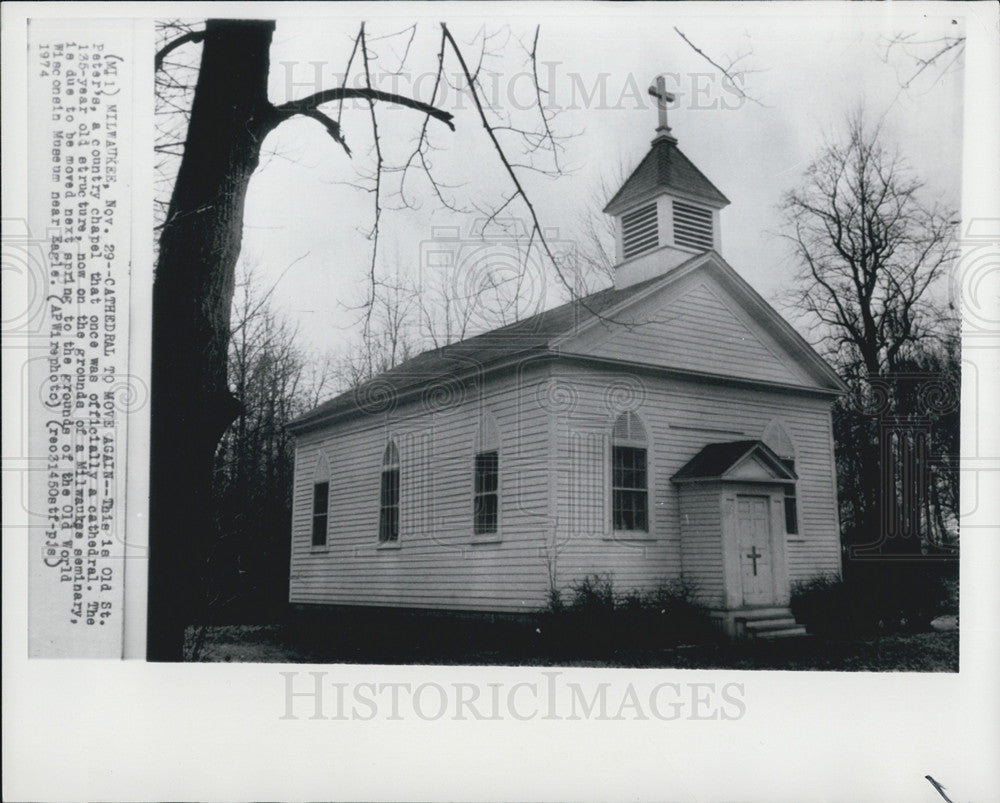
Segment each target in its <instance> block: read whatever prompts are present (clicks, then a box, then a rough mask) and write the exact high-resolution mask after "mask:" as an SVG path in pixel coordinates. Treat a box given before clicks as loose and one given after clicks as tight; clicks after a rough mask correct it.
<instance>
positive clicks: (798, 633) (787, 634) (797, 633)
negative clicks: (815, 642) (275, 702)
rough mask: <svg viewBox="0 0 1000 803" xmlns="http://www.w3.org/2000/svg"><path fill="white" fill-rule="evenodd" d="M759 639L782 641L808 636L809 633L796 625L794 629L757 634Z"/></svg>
mask: <svg viewBox="0 0 1000 803" xmlns="http://www.w3.org/2000/svg"><path fill="white" fill-rule="evenodd" d="M755 635H756V637H757V638H759V639H767V640H771V639H781V638H799V637H802V636H808V635H809V633H808V631H807V630H806V629H805V627H803V626H802V625H795V626H794V627H788V628H784V629H782V630H767V631H764V632H762V633H760V632H759V633H756V634H755Z"/></svg>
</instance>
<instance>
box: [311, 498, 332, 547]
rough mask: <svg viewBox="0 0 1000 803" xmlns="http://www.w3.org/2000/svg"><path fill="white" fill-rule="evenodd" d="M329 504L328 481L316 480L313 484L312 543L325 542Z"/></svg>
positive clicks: (317, 544)
mask: <svg viewBox="0 0 1000 803" xmlns="http://www.w3.org/2000/svg"><path fill="white" fill-rule="evenodd" d="M329 505H330V483H329V482H317V483H315V484H314V485H313V520H312V545H313V546H324V545H325V544H326V522H327V511H328V509H329Z"/></svg>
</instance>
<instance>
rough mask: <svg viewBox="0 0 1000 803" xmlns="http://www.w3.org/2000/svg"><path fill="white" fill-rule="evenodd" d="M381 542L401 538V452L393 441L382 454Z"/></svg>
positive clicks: (379, 529) (379, 527)
mask: <svg viewBox="0 0 1000 803" xmlns="http://www.w3.org/2000/svg"><path fill="white" fill-rule="evenodd" d="M378 540H379V543H382V544H387V543H395V542H396V541H398V540H399V452H398V451H397V449H396V444H395V443H393V442H392V441H390V442H389V445H388V446H386V447H385V453H384V454H383V455H382V488H381V495H380V499H379V517H378Z"/></svg>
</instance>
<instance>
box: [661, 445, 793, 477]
mask: <svg viewBox="0 0 1000 803" xmlns="http://www.w3.org/2000/svg"><path fill="white" fill-rule="evenodd" d="M752 452H757V454H758V455H760V456H761V457H762V458H763V459H764V462H765V463H768V464H769V465H770V467H771V469H772V471H773V472H774V474H775V476H776V478H777V479H783V480H794V479H797V477H796V475H795V472H793V471H791V470H790V469H789V468H788V465H787V464H786V463H785V461H783V460H782V459H781V458H780V457H778V455H776V454H775V453H774V451H773V450H772V449H771V448H770V447H769V446H768V445H767V444H766V443H764V442H763V441H757V440H748V441H729V442H727V443H710V444H709V445H708V446H706V447H704V448H703V449H702V450H701V451H700V452H698V454H696V455H695V456H694V457H692V458H691V459H690V460H688V461H687V463H685V464H684V465H683V466H682V467H681V470H680V471H678V472H677V473H676V474H674V476H673V477H671V478H670V479H671V480H672V481H674V482H683V481H685V480H697V479H720V478H721V477H723V475H725V474H726V473H727V472H728V471H729V470H730V469H731V468H733V466H735V465H736V464H737V463H739V462H741V461H742V460H743V458H745V457H746V456H747V455H749V454H750V453H752Z"/></svg>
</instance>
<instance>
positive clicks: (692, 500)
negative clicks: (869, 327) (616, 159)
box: [290, 273, 841, 612]
mask: <svg viewBox="0 0 1000 803" xmlns="http://www.w3.org/2000/svg"><path fill="white" fill-rule="evenodd" d="M629 314H630V315H631V316H632V318H633V320H634V321H635V322H636V323H642V325H641V326H636V327H635V328H632V329H630V330H622V328H621V327H615V328H614V329H609V328H608V327H607V326H606V325H605V324H603V323H600V324H598V325H595V326H592V327H590V328H587V329H584V330H582V331H580V332H579V333H577V334H576V335H574V336H572V337H570V338H568V339H567V340H565V341H564V342H563V343H562V346H561V347H562V348H564V350H565V351H566V352H569V353H573V354H594V355H598V356H605V357H609V358H612V359H614V358H620V359H625V360H629V361H632V362H636V363H648V364H650V365H659V366H666V367H677V368H686V369H691V370H695V371H701V372H714V373H718V374H723V375H727V376H734V377H742V378H747V379H756V380H766V381H773V382H777V383H784V384H791V385H802V386H808V387H816V382H815V380H813V379H812V378H810V377H809V375H808V374H807V372H806V370H805V369H804V368H802V367H801V366H800V365H799V364H797V363H796V361H795V359H793V357H792V356H791V355H789V354H788V353H786V352H783V351H782V350H781V348H780V347H779V346H778V345H777V343H776V341H775V340H773V339H772V338H771V337H770V336H769V334H768V333H767V332H765V331H764V330H763V329H762V328H761V327H760V326H758V325H757V324H755V323H754V321H752V320H751V319H750V318H749V317H748V316H747V315H746V313H745V311H744V310H742V308H739V307H738V306H737V305H736V304H735V302H734V301H732V300H731V299H730V298H729V296H728V295H727V294H726V293H725V291H724V290H723V289H722V288H721V286H720V285H719V284H718V283H717V281H716V280H715V279H714V278H713V277H712V276H709V275H706V274H703V273H695V274H692V275H691V276H690V277H686V278H685V279H683V280H680V281H678V282H676V283H675V284H673V285H670V286H669V287H668V288H665V289H664V290H663V291H660V292H658V293H655V294H654V296H652V297H650V298H649V299H646V300H645V301H643V302H641V303H639V304H638V305H636V307H634V308H633V309H632V311H631V312H630V313H629ZM830 404H831V401H830V399H829V398H828V397H819V396H813V395H807V394H800V393H794V392H788V391H785V390H779V389H766V388H761V389H753V388H746V387H736V386H729V385H725V384H721V383H705V382H699V381H697V380H694V379H680V378H669V377H664V376H656V375H654V374H652V373H650V372H644V373H643V374H642V375H641V376H639V375H632V374H629V373H627V372H626V371H623V370H613V369H610V368H598V367H588V366H586V365H585V364H583V363H582V362H580V363H569V362H541V363H537V364H532V363H529V364H526V365H524V366H522V368H521V369H518V370H517V371H511V372H509V373H508V374H506V375H505V376H501V377H496V378H490V379H486V378H484V377H478V378H477V379H476V381H475V382H468V383H466V384H465V385H464V386H458V385H457V383H451V384H448V385H441V386H440V387H438V386H435V385H434V383H433V382H431V383H430V384H429V387H428V389H427V392H425V393H423V394H422V396H421V398H420V399H418V400H416V401H412V402H407V403H405V404H399V405H398V407H396V408H394V409H392V410H390V411H389V412H382V413H378V414H371V415H367V416H363V417H359V418H354V419H351V420H347V421H343V422H341V423H339V424H334V425H332V426H330V427H328V428H326V429H323V430H320V431H316V432H312V433H308V434H305V435H303V436H301V437H300V439H299V441H298V443H297V448H296V458H295V488H294V509H293V525H292V555H291V567H290V572H291V575H290V577H291V581H290V599H291V601H292V602H296V603H318V604H341V605H379V606H399V607H415V608H442V609H454V610H480V611H496V612H517V611H531V610H536V609H538V608H540V607H541V606H543V605H544V604H545V601H546V598H547V593H548V590H549V585H550V577H551V578H554V579H555V582H556V585H557V587H559V588H560V589H561V590H563V591H567V592H568V591H570V590H571V589H572V587H573V586H574V585H575V584H577V583H579V582H580V581H581V580H582V579H583V578H584V577H585V576H586V575H588V574H594V573H597V574H610V575H611V576H612V577H613V579H614V582H615V586H616V588H617V589H619V590H623V591H624V590H629V589H649V588H652V587H654V586H656V585H657V584H658V583H660V582H662V581H665V580H669V579H673V578H677V577H680V576H682V574H684V575H685V576H687V577H688V578H689V579H691V580H692V581H693V582H694V583H696V584H697V585H698V586H700V587H701V590H702V593H703V594H707V595H709V596H712V595H716V594H718V593H721V584H722V559H721V549H720V554H719V558H718V561H717V562H716V563H715V565H714V566H713V558H712V551H713V550H714V548H715V547H714V546H713V543H715V541H714V539H716V537H717V538H718V539H721V518H720V520H719V523H718V527H717V536H716V535H713V531H712V525H711V521H712V518H711V517H712V515H713V514H712V509H711V504H710V502H709V500H708V499H707V498H706V497H705V495H704V494H701V493H700V492H698V491H692V492H691V495H690V496H689V497H688V499H687V500H686V501H685V502H684V507H683V508H682V505H681V499H680V497H679V494H678V488H677V487H676V486H674V485H673V484H672V483H671V482H670V477H671V476H673V474H675V473H676V472H677V471H678V470H679V469H680V467H681V466H682V465H684V463H686V462H687V461H688V460H689V459H690V458H691V457H692V456H693V455H695V454H696V453H697V452H698V451H699V450H700V449H701V448H702V447H703V446H705V445H706V444H708V443H714V442H724V441H732V440H741V439H749V438H762V437H763V436H764V433H765V431H767V430H768V427H769V426H770V427H771V431H772V432H773V431H774V427H775V424H780V426H781V427H782V428H783V430H784V431H785V432H786V433H787V434H788V436H789V437H790V439H791V440H792V442H793V445H794V452H795V470H796V473H797V474H798V476H799V481H798V485H797V495H798V508H799V524H800V532H799V534H798V535H795V536H788V537H787V539H786V544H787V548H786V554H787V562H788V571H789V578H790V580H791V582H792V583H794V582H795V581H797V580H804V579H807V578H808V577H810V576H812V575H814V574H817V573H820V572H825V573H834V574H839V572H840V565H841V559H840V538H839V532H838V524H837V506H836V478H835V474H834V462H833V444H832V439H831V435H830V414H829V409H830ZM624 410H634V411H635V412H636V413H637V414H638V415H639V416H640V418H641V419H642V422H643V425H644V427H645V429H646V433H647V436H648V444H647V448H648V455H647V456H648V476H649V488H648V490H649V505H650V509H649V514H650V515H649V525H650V526H649V532H648V533H641V534H631V536H630V537H622V535H621V534H615V533H614V532H611V531H610V521H611V519H610V512H609V505H610V490H609V485H610V449H611V437H610V436H611V428H612V426H613V423H614V420H615V418H616V417H617V415H618V414H620V413H621V412H623V411H624ZM483 411H489V412H490V413H491V414H492V415H493V416H494V418H495V420H496V424H497V429H498V431H499V452H500V455H499V460H500V488H499V494H500V511H499V533H498V538H497V539H495V540H493V541H492V542H490V541H488V540H486V539H483V538H482V537H480V542H477V538H476V536H474V534H473V520H472V504H473V502H472V499H473V459H474V457H473V456H474V454H475V448H476V437H477V431H478V427H479V422H480V420H481V416H482V413H483ZM390 437H391V438H394V439H395V441H396V444H397V447H398V448H399V453H400V462H401V465H400V490H401V511H400V531H399V542H398V545H390V546H384V545H383V546H380V545H379V543H378V510H379V482H380V470H381V461H382V454H383V451H384V449H385V446H386V443H387V441H388V439H389V438H390ZM323 461H326V465H328V466H329V468H328V469H323V468H320V473H321V474H322V475H323V476H322V477H318V476H317V467H318V466H320V467H321V466H323V465H324V463H323ZM324 479H329V482H330V503H329V528H328V534H327V544H326V546H324V547H312V546H311V537H310V536H311V532H310V524H311V504H312V484H313V483H314V482H316V481H322V480H324ZM715 499H716V500H717V499H718V496H717V495H716V496H715ZM715 504H716V508H715V515H719V513H718V501H716V503H715ZM696 514H697V516H699V517H700V518H699V521H702V522H704V523H703V524H700V525H699V527H698V529H696V530H695V531H694V534H693V540H692V542H691V543H689V544H682V539H681V527H680V521H681V518H680V517H681V516H683V515H689V516H692V517H694V516H695V515H696ZM718 543H719V544H720V545H721V541H718Z"/></svg>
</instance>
